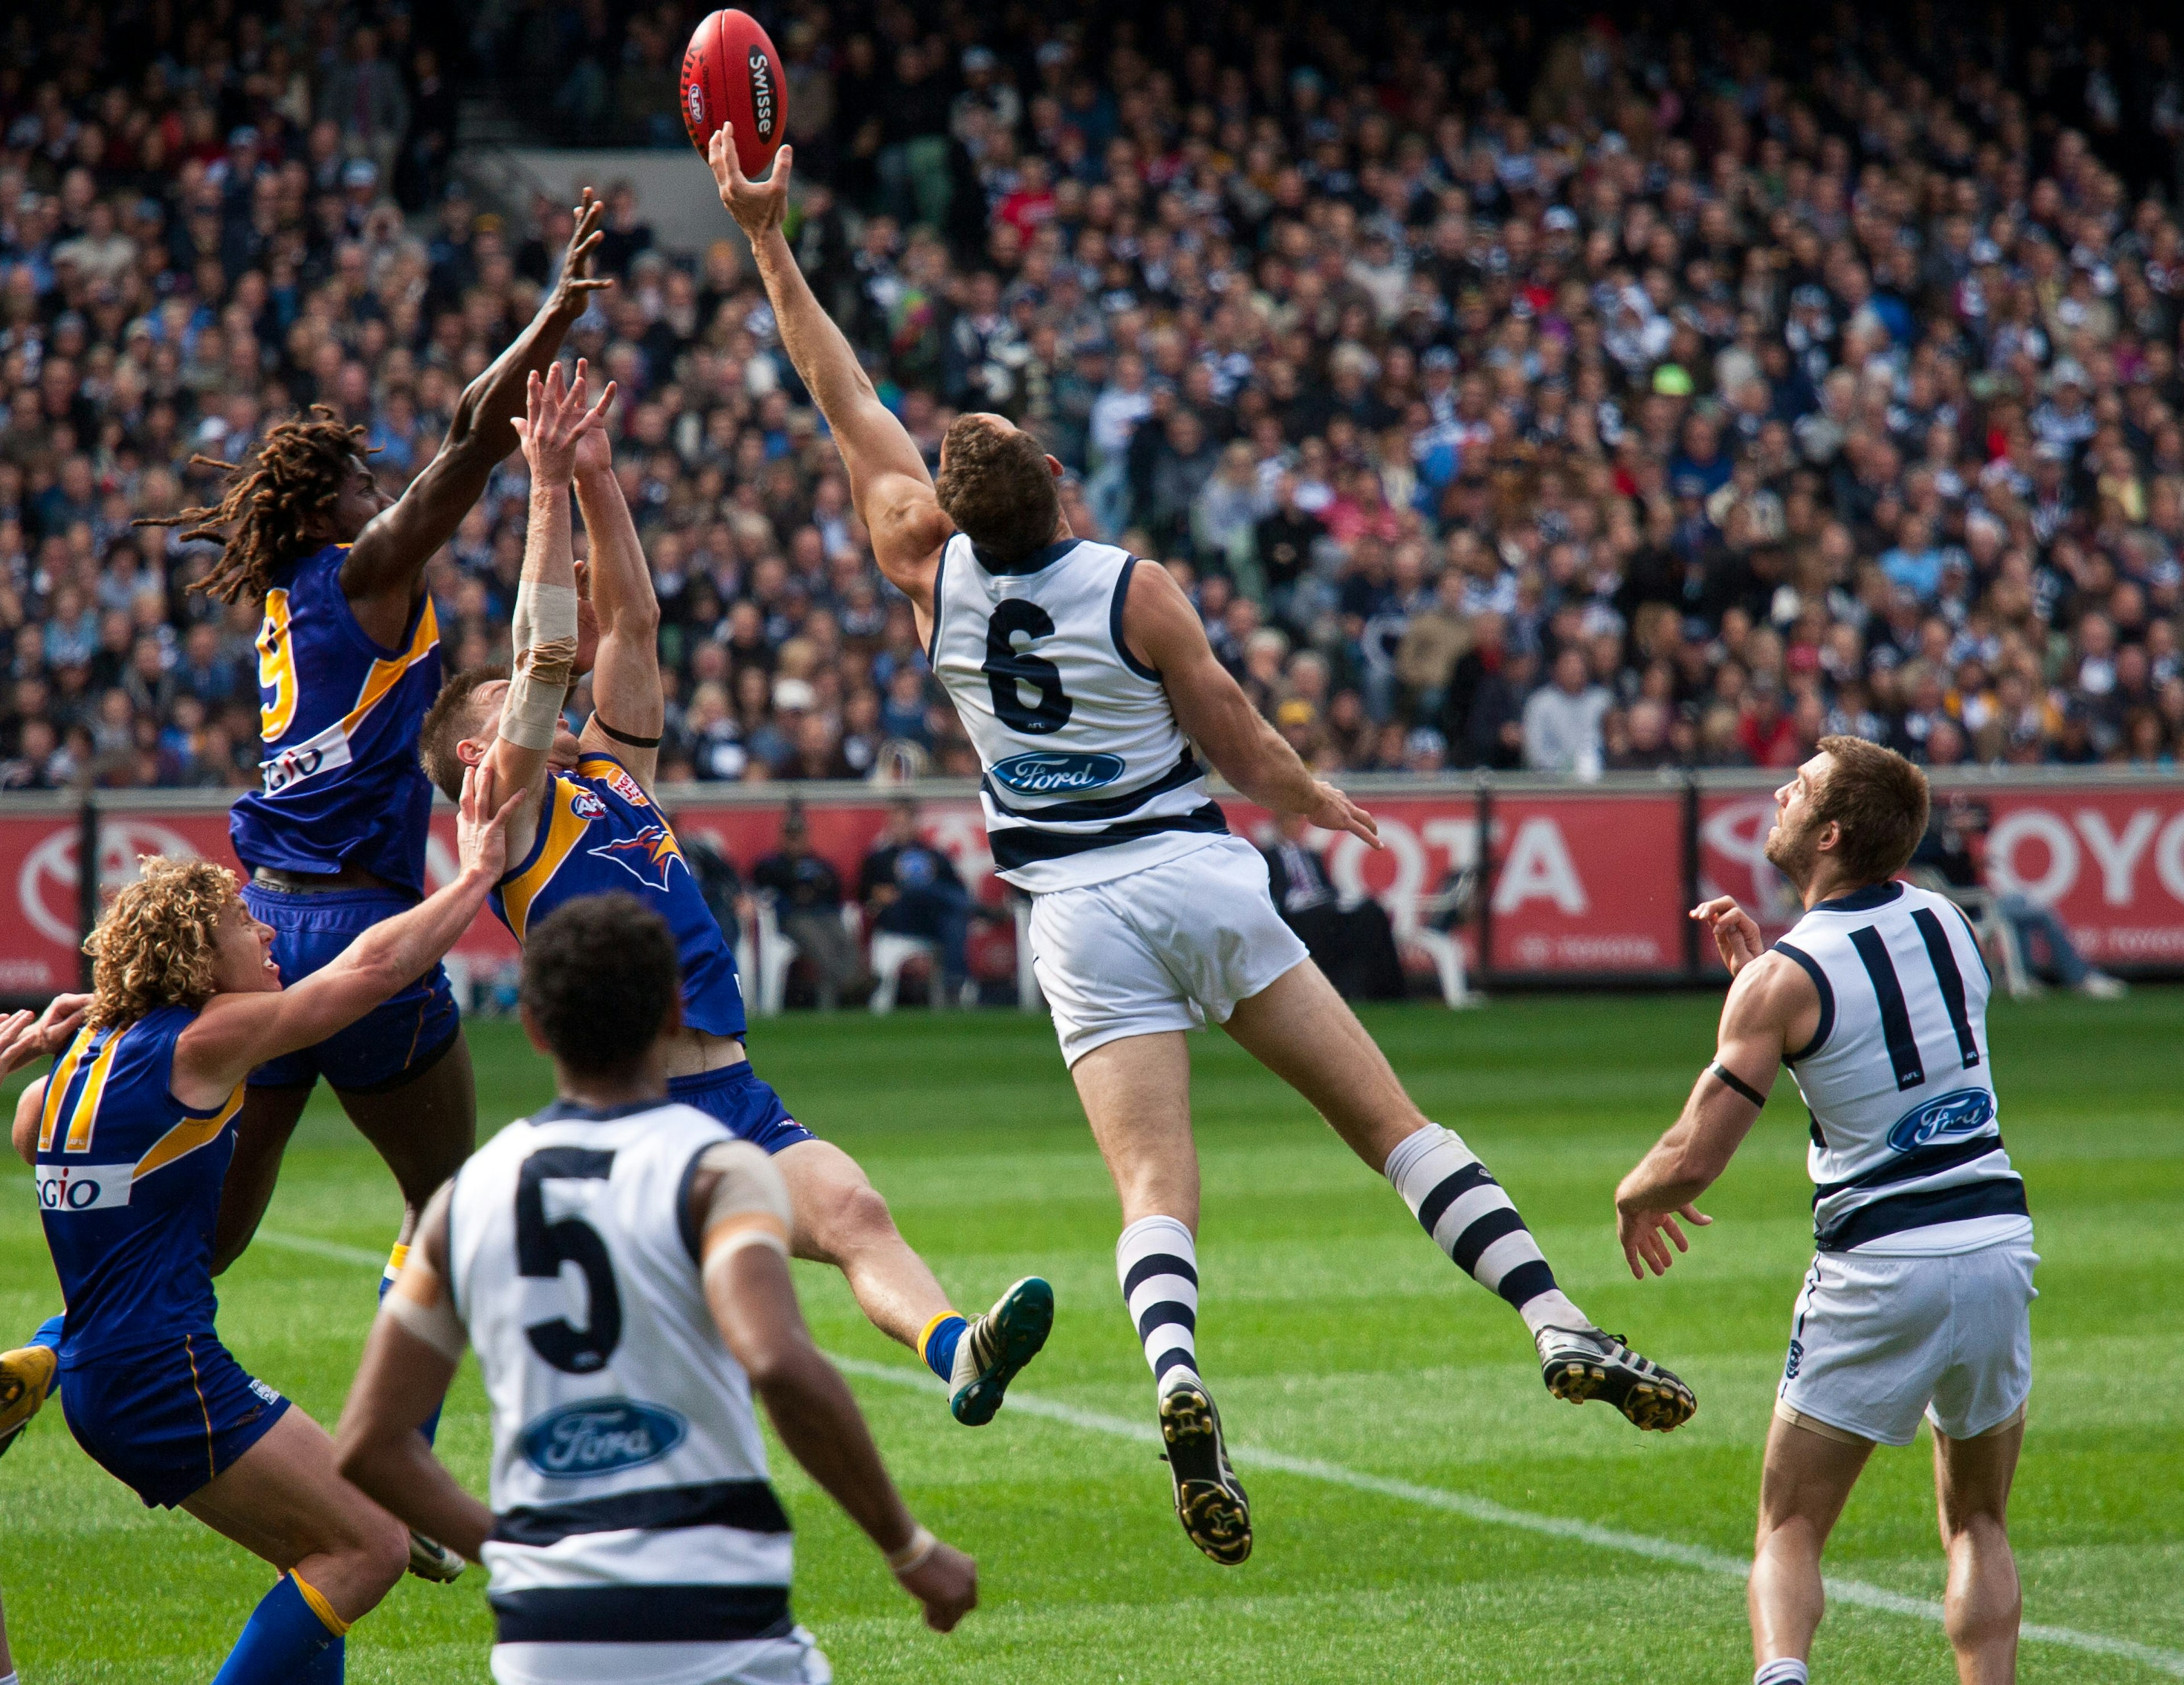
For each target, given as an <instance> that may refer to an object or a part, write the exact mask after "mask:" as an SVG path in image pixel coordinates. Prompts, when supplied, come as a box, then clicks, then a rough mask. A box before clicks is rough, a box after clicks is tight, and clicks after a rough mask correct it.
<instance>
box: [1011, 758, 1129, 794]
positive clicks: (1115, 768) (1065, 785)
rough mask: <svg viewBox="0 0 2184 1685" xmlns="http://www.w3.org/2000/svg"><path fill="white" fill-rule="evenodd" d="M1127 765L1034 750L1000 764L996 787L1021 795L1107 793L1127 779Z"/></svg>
mask: <svg viewBox="0 0 2184 1685" xmlns="http://www.w3.org/2000/svg"><path fill="white" fill-rule="evenodd" d="M1126 764H1127V763H1126V762H1124V761H1123V757H1122V756H1119V755H1071V754H1066V753H1063V752H1062V751H1061V750H1034V751H1033V752H1032V753H1030V754H1028V755H1011V756H1009V758H1008V759H1007V760H1006V761H1000V762H995V766H994V773H993V777H994V782H995V784H1000V785H1002V786H1003V787H1005V788H1006V789H1011V790H1013V791H1014V792H1015V793H1016V794H1017V795H1074V794H1075V793H1076V792H1077V791H1078V790H1084V789H1105V788H1106V786H1107V785H1109V784H1112V783H1114V782H1115V780H1116V779H1117V778H1121V777H1122V776H1123V767H1124V766H1125V765H1126Z"/></svg>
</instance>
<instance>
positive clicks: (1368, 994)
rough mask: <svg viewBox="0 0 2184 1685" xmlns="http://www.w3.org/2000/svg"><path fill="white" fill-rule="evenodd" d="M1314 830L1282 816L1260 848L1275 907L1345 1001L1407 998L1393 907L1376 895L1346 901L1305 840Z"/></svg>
mask: <svg viewBox="0 0 2184 1685" xmlns="http://www.w3.org/2000/svg"><path fill="white" fill-rule="evenodd" d="M1308 829H1310V827H1309V826H1308V825H1307V823H1306V822H1305V821H1304V819H1303V818H1302V817H1300V816H1298V815H1296V814H1294V813H1284V814H1282V815H1281V816H1279V817H1278V818H1277V819H1276V820H1275V822H1274V830H1275V841H1274V843H1273V846H1271V847H1268V848H1262V849H1261V850H1260V853H1262V854H1263V855H1264V856H1266V857H1267V883H1268V889H1269V890H1271V891H1272V892H1273V897H1274V906H1275V907H1277V908H1278V909H1279V911H1280V912H1281V915H1282V918H1283V920H1284V923H1287V924H1288V925H1289V927H1290V929H1292V930H1294V931H1295V932H1296V933H1297V936H1298V938H1299V940H1301V941H1302V942H1303V943H1304V945H1305V946H1306V947H1307V948H1308V949H1310V950H1311V951H1312V962H1313V963H1314V964H1316V965H1318V967H1319V968H1320V969H1321V970H1322V971H1323V972H1325V973H1326V974H1327V978H1328V981H1329V982H1330V983H1332V984H1334V987H1335V990H1336V991H1337V992H1338V993H1339V994H1340V995H1341V996H1343V998H1344V999H1346V1000H1351V1001H1400V1000H1401V999H1402V998H1403V996H1404V993H1405V987H1404V983H1403V962H1402V959H1401V956H1400V955H1399V954H1397V952H1396V933H1395V929H1394V927H1393V926H1391V925H1390V923H1389V922H1388V912H1387V909H1386V908H1385V907H1382V906H1381V905H1380V903H1379V901H1375V900H1373V898H1372V897H1371V896H1366V897H1365V898H1364V899H1362V901H1358V902H1357V904H1356V905H1354V906H1350V907H1346V906H1344V905H1343V904H1342V898H1341V897H1340V896H1339V895H1338V894H1336V892H1335V888H1334V880H1333V879H1330V878H1329V876H1328V875H1327V867H1326V865H1325V863H1324V862H1323V861H1322V860H1321V859H1320V857H1319V851H1318V850H1317V849H1314V848H1312V847H1311V846H1310V845H1307V843H1306V841H1305V840H1304V834H1305V832H1306V831H1307V830H1308Z"/></svg>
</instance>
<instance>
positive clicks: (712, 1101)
mask: <svg viewBox="0 0 2184 1685" xmlns="http://www.w3.org/2000/svg"><path fill="white" fill-rule="evenodd" d="M667 1095H668V1097H669V1098H670V1099H671V1100H679V1101H681V1102H682V1103H683V1104H684V1105H685V1106H694V1107H696V1108H698V1109H699V1111H700V1112H703V1113H705V1115H706V1116H707V1117H709V1118H718V1119H720V1120H721V1122H722V1123H724V1124H727V1126H728V1130H729V1132H730V1133H731V1134H733V1135H736V1136H737V1137H738V1138H739V1139H741V1140H744V1141H749V1142H751V1143H752V1144H753V1145H754V1146H757V1147H764V1148H765V1149H766V1151H767V1152H780V1151H781V1149H782V1148H783V1147H794V1146H795V1145H796V1143H797V1142H798V1141H816V1140H817V1139H818V1137H817V1136H816V1135H813V1134H812V1133H811V1130H807V1129H805V1127H804V1125H803V1124H799V1123H798V1122H797V1121H796V1119H794V1118H792V1117H790V1116H789V1115H788V1108H787V1107H786V1106H784V1105H783V1104H782V1103H781V1096H779V1095H778V1094H776V1093H775V1092H774V1091H773V1085H772V1084H771V1083H767V1082H762V1081H760V1080H759V1075H758V1073H757V1072H755V1071H754V1070H753V1069H752V1068H751V1066H750V1061H749V1059H744V1060H741V1061H739V1062H738V1063H735V1064H733V1065H730V1066H728V1067H727V1068H726V1069H723V1070H717V1071H707V1072H705V1074H704V1075H702V1076H678V1077H676V1078H674V1079H673V1080H671V1081H670V1082H669V1083H668V1085H667Z"/></svg>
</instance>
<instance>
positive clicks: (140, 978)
mask: <svg viewBox="0 0 2184 1685" xmlns="http://www.w3.org/2000/svg"><path fill="white" fill-rule="evenodd" d="M136 865H137V869H138V870H139V871H140V872H141V873H142V876H141V877H140V878H138V879H137V880H136V882H135V883H133V884H130V885H129V887H128V888H126V889H125V890H122V891H121V893H120V895H118V896H114V900H113V901H112V902H111V903H110V904H109V906H108V907H107V909H106V912H104V914H103V915H102V916H101V918H99V921H98V928H97V929H95V930H93V931H92V933H91V935H89V936H87V937H86V938H85V939H84V944H83V951H84V952H86V953H87V954H89V955H90V956H91V957H92V970H91V977H92V1002H91V1006H90V1008H89V1010H87V1011H86V1013H85V1014H84V1022H85V1023H86V1024H89V1025H90V1026H91V1027H92V1029H105V1028H106V1027H107V1026H108V1025H109V1024H134V1023H136V1020H137V1019H138V1018H142V1017H143V1016H144V1014H145V1013H148V1012H151V1011H153V1010H154V1009H155V1008H157V1007H201V1006H203V1004H204V1003H205V1002H207V1001H209V1000H210V999H211V998H212V996H213V994H214V984H213V975H214V969H215V968H216V967H217V966H218V964H219V962H220V949H219V943H218V934H217V933H218V929H219V925H220V918H221V915H223V914H224V913H226V911H227V909H228V908H229V907H231V905H233V903H234V902H235V901H236V899H237V896H239V895H240V893H241V891H240V890H239V889H238V888H237V884H236V881H235V873H232V872H231V871H229V870H228V869H227V868H226V867H225V866H215V865H214V864H213V863H212V862H210V861H209V860H170V859H168V858H167V857H166V856H164V855H159V854H148V855H144V856H142V857H141V858H139V859H138V861H137V862H136Z"/></svg>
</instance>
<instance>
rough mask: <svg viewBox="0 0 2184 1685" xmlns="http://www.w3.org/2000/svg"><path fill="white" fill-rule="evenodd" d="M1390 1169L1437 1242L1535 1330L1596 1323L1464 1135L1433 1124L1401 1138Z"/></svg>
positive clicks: (1392, 1180) (1405, 1198)
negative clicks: (1560, 1281)
mask: <svg viewBox="0 0 2184 1685" xmlns="http://www.w3.org/2000/svg"><path fill="white" fill-rule="evenodd" d="M1385 1174H1386V1175H1387V1178H1388V1180H1389V1181H1390V1183H1392V1184H1393V1185H1394V1186H1395V1190H1396V1192H1397V1193H1399V1194H1401V1196H1402V1197H1403V1203H1404V1204H1406V1205H1407V1206H1409V1207H1410V1208H1411V1214H1412V1216H1414V1217H1416V1218H1417V1219H1418V1223H1419V1225H1420V1226H1422V1227H1423V1228H1424V1230H1425V1231H1426V1233H1428V1234H1429V1235H1430V1236H1433V1242H1434V1244H1435V1246H1437V1247H1440V1249H1441V1250H1442V1251H1443V1252H1445V1253H1447V1254H1448V1256H1449V1258H1450V1259H1451V1261H1452V1262H1453V1263H1455V1264H1456V1265H1457V1267H1458V1268H1459V1269H1463V1271H1464V1272H1465V1273H1467V1274H1468V1275H1469V1276H1470V1277H1471V1279H1472V1280H1474V1281H1476V1282H1478V1283H1479V1286H1482V1287H1484V1288H1485V1289H1486V1291H1487V1292H1490V1293H1499V1294H1500V1295H1501V1296H1502V1297H1503V1298H1504V1299H1506V1300H1507V1301H1508V1302H1509V1304H1510V1306H1511V1307H1512V1308H1513V1309H1514V1310H1515V1311H1516V1313H1517V1314H1518V1315H1519V1316H1521V1317H1523V1318H1524V1325H1525V1327H1527V1328H1529V1329H1530V1330H1531V1331H1532V1332H1533V1333H1534V1334H1535V1335H1536V1334H1537V1333H1538V1332H1539V1331H1540V1330H1541V1329H1542V1328H1590V1327H1591V1325H1592V1323H1591V1319H1590V1318H1589V1317H1587V1316H1586V1315H1585V1313H1584V1312H1583V1311H1581V1310H1580V1309H1579V1308H1577V1306H1576V1305H1575V1304H1574V1303H1571V1301H1570V1299H1569V1297H1568V1295H1567V1294H1565V1293H1564V1292H1563V1290H1562V1289H1561V1288H1559V1287H1557V1286H1556V1285H1555V1272H1554V1271H1553V1270H1552V1269H1549V1268H1548V1267H1547V1260H1546V1258H1544V1257H1543V1256H1542V1255H1541V1252H1540V1247H1539V1243H1538V1242H1537V1241H1535V1240H1534V1239H1533V1238H1532V1231H1531V1230H1529V1229H1527V1228H1526V1227H1525V1226H1524V1219H1523V1218H1522V1217H1521V1216H1519V1215H1518V1213H1517V1206H1516V1202H1514V1201H1513V1200H1512V1199H1511V1198H1510V1197H1509V1196H1508V1195H1507V1193H1506V1192H1505V1191H1503V1190H1502V1184H1501V1183H1499V1182H1497V1181H1496V1180H1494V1175H1493V1173H1492V1172H1491V1171H1490V1170H1489V1169H1487V1168H1486V1166H1485V1164H1483V1163H1480V1162H1479V1155H1478V1154H1477V1153H1475V1152H1473V1151H1472V1150H1471V1149H1470V1148H1469V1147H1466V1146H1465V1145H1464V1144H1463V1136H1462V1135H1458V1134H1457V1133H1456V1132H1455V1131H1454V1130H1446V1129H1443V1128H1442V1127H1441V1126H1440V1124H1427V1125H1426V1126H1425V1127H1424V1129H1422V1130H1417V1131H1416V1132H1414V1133H1413V1134H1412V1135H1407V1136H1406V1137H1404V1139H1403V1140H1402V1141H1401V1142H1399V1143H1398V1144H1397V1146H1396V1150H1395V1151H1394V1152H1391V1153H1390V1154H1389V1155H1388V1164H1387V1169H1386V1173H1385Z"/></svg>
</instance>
